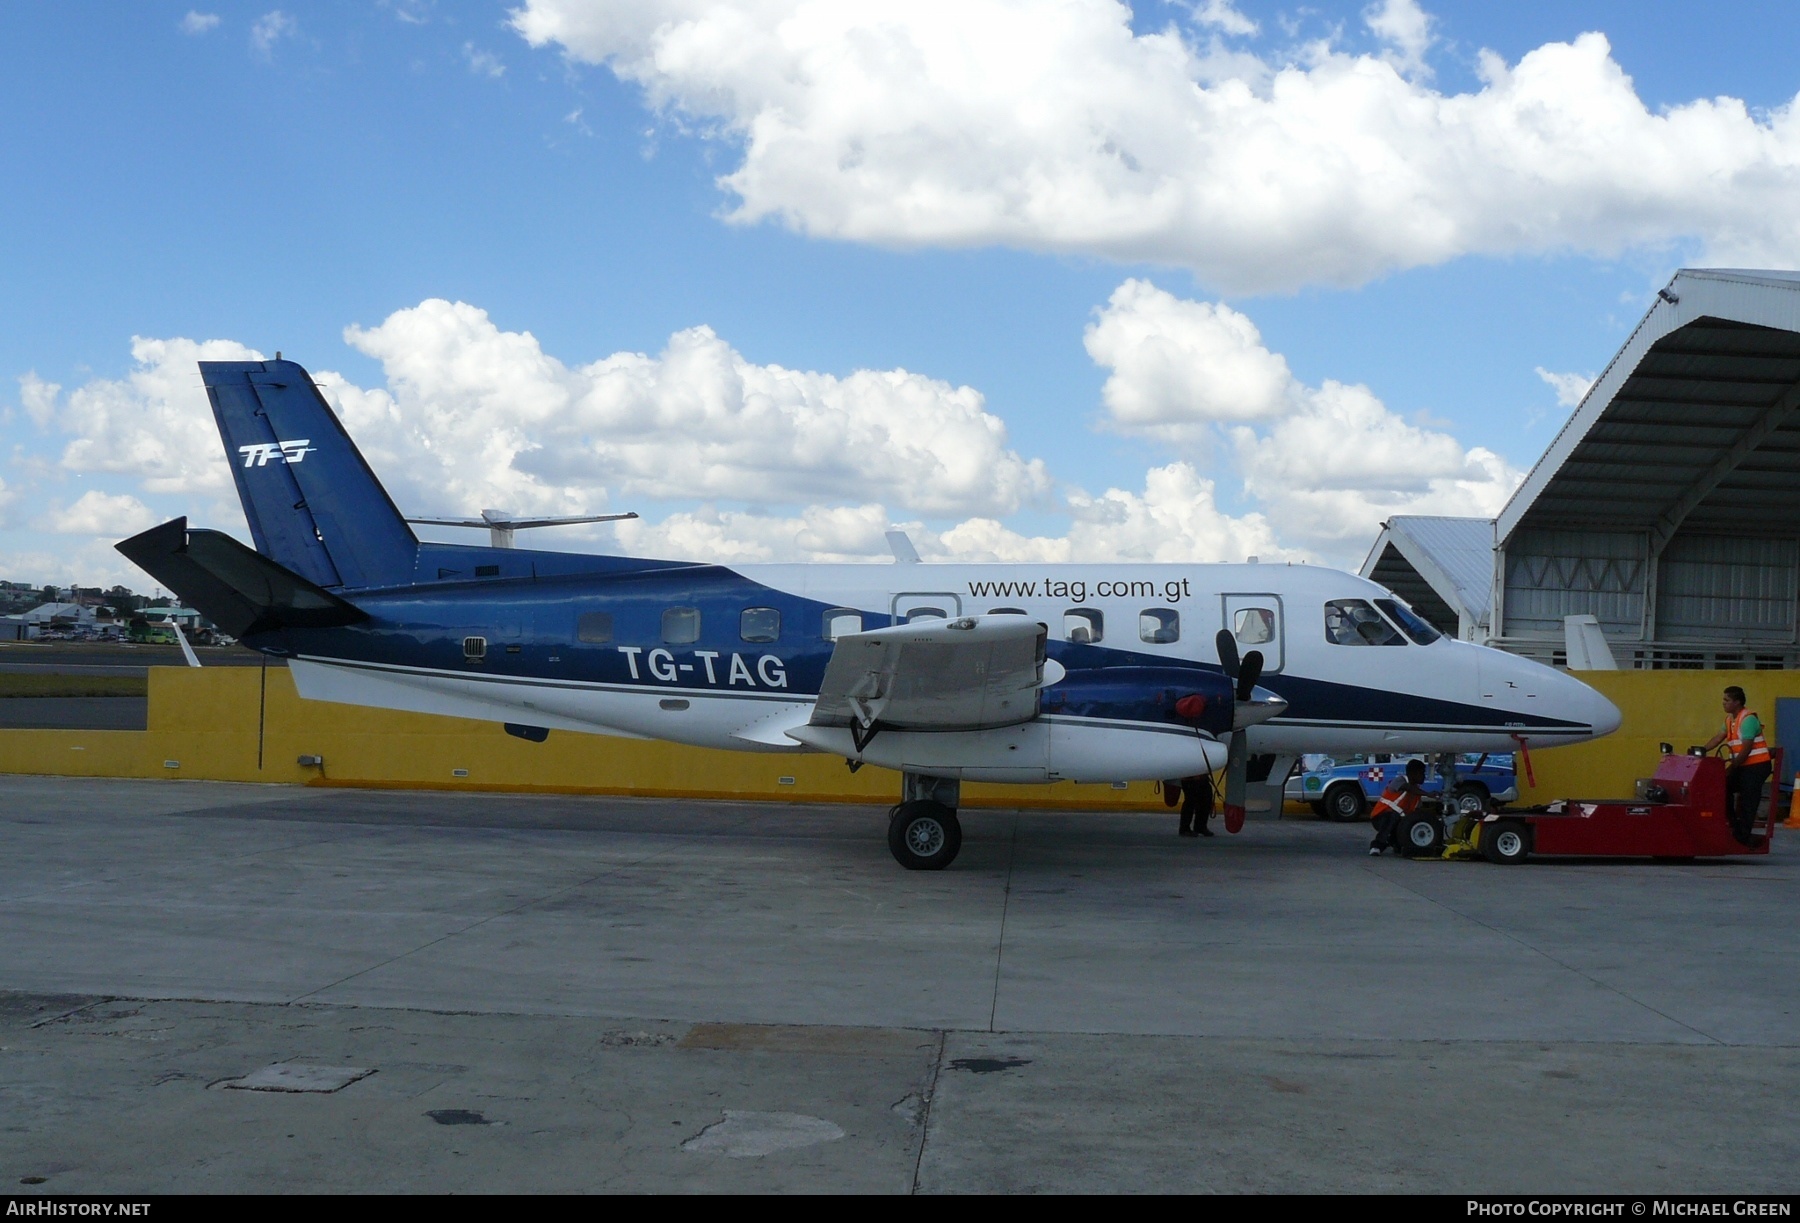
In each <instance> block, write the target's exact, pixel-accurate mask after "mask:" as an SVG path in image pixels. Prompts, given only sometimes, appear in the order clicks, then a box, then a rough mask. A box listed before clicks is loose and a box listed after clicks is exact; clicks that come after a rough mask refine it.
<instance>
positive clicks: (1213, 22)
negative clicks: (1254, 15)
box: [1194, 0, 1259, 38]
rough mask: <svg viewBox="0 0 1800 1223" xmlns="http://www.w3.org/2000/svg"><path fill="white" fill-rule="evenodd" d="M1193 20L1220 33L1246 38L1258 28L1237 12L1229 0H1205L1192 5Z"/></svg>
mask: <svg viewBox="0 0 1800 1223" xmlns="http://www.w3.org/2000/svg"><path fill="white" fill-rule="evenodd" d="M1194 20H1195V21H1197V22H1199V23H1200V24H1201V25H1203V26H1206V27H1207V28H1209V29H1214V30H1218V31H1219V32H1220V33H1221V34H1230V35H1233V36H1235V37H1238V38H1248V37H1250V36H1251V35H1253V34H1255V33H1256V32H1257V30H1258V28H1259V27H1258V26H1257V24H1256V23H1255V22H1254V21H1252V20H1250V18H1248V17H1246V16H1244V15H1243V14H1242V13H1240V12H1238V10H1237V8H1236V7H1235V6H1234V5H1233V4H1232V3H1231V0H1205V2H1204V3H1201V4H1195V5H1194Z"/></svg>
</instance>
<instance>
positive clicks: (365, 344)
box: [6, 279, 1519, 564]
mask: <svg viewBox="0 0 1800 1223" xmlns="http://www.w3.org/2000/svg"><path fill="white" fill-rule="evenodd" d="M345 338H346V340H347V341H348V342H349V343H350V344H352V345H353V346H354V347H356V348H357V349H359V350H361V351H362V352H364V353H366V354H368V355H369V356H371V357H373V358H375V359H376V360H378V361H379V362H380V363H381V366H382V369H383V371H384V375H385V377H384V380H383V385H381V386H376V387H363V386H359V385H357V384H356V383H354V382H352V381H350V380H349V379H347V378H345V377H343V376H342V375H339V374H335V373H332V372H330V371H328V370H318V371H315V377H316V379H317V381H318V382H319V384H320V387H321V390H322V391H323V392H324V394H325V396H326V398H327V400H328V401H329V402H330V403H331V404H332V406H333V408H334V410H335V411H336V412H337V413H338V415H339V417H340V418H341V419H342V420H343V421H344V423H345V425H346V427H347V428H348V429H349V431H350V432H351V434H352V435H353V436H354V437H355V439H356V441H357V443H358V445H359V446H360V447H361V448H362V450H363V452H364V453H365V454H366V455H367V456H368V458H369V460H370V462H371V464H372V466H373V467H374V468H375V470H376V471H377V472H378V473H379V474H380V476H381V478H382V480H383V482H384V483H385V484H387V486H388V487H389V489H390V491H391V492H392V493H393V495H394V497H395V500H396V501H397V502H398V503H399V504H400V505H401V507H402V508H403V509H405V510H407V511H409V512H415V513H425V514H445V513H448V514H459V515H460V514H466V513H472V512H474V511H477V510H480V509H487V508H502V509H508V510H513V511H515V512H522V513H582V512H595V511H601V510H606V509H610V508H617V507H619V506H621V505H629V506H632V507H633V508H639V509H641V510H642V511H644V512H645V514H646V517H645V518H644V519H642V520H638V521H634V522H624V523H619V524H616V525H613V526H608V527H595V528H585V529H570V530H568V531H567V532H566V533H559V540H558V542H559V543H562V542H563V541H572V540H577V539H578V540H582V541H585V542H586V543H588V544H590V545H593V544H603V545H604V546H608V547H617V548H620V549H623V550H624V551H626V552H629V553H634V554H641V555H650V556H665V557H671V558H687V559H698V560H714V561H723V562H749V561H787V560H808V559H810V560H839V561H841V560H883V559H886V557H887V555H888V550H887V547H886V543H885V540H884V539H883V533H884V532H885V531H886V530H887V529H888V528H889V527H890V526H892V525H893V524H894V523H895V522H896V521H900V522H902V523H903V524H904V525H905V526H906V528H907V529H908V530H909V531H910V532H912V534H913V538H914V540H915V542H916V544H917V545H918V547H919V550H920V552H921V553H922V554H923V555H925V556H926V557H928V558H931V559H939V560H966V561H1104V560H1141V561H1159V562H1204V561H1234V560H1241V559H1242V558H1244V557H1245V556H1252V555H1254V556H1260V557H1263V558H1265V559H1269V560H1281V559H1292V560H1317V559H1323V560H1327V561H1330V562H1333V563H1339V564H1347V563H1351V562H1353V561H1354V560H1355V559H1356V554H1358V553H1359V552H1360V550H1361V549H1362V548H1363V547H1364V546H1365V545H1366V543H1367V541H1368V539H1369V538H1371V537H1372V536H1373V533H1374V531H1375V529H1376V525H1377V524H1378V523H1379V522H1380V520H1381V519H1383V518H1385V517H1387V516H1389V515H1391V514H1394V513H1447V514H1482V515H1485V514H1491V513H1493V512H1495V511H1496V510H1497V509H1498V508H1499V506H1500V504H1501V503H1502V502H1503V501H1504V499H1505V497H1506V496H1507V495H1508V494H1509V493H1510V491H1511V490H1512V488H1513V487H1515V486H1516V483H1517V481H1518V478H1519V473H1518V472H1516V471H1515V470H1513V469H1512V468H1511V467H1509V466H1508V465H1507V464H1506V463H1505V462H1504V461H1502V460H1501V459H1500V458H1499V457H1498V456H1496V455H1494V454H1492V453H1491V452H1489V451H1486V450H1483V449H1480V448H1474V449H1466V448H1464V447H1463V446H1462V445H1461V444H1460V443H1459V442H1457V441H1456V439H1455V438H1454V437H1452V436H1450V435H1449V434H1447V433H1445V432H1442V431H1441V430H1437V429H1434V428H1431V427H1428V426H1426V425H1423V424H1419V423H1416V422H1411V421H1408V420H1405V419H1403V418H1401V417H1400V416H1398V415H1397V414H1395V413H1394V412H1392V411H1390V410H1389V409H1388V408H1387V407H1386V406H1385V405H1384V404H1383V403H1382V402H1381V401H1380V399H1378V398H1377V397H1376V396H1375V394H1374V393H1373V392H1372V391H1370V390H1369V388H1367V387H1363V386H1352V385H1347V384H1344V383H1341V382H1336V381H1326V382H1323V383H1322V384H1320V385H1317V386H1313V385H1308V384H1306V383H1304V382H1302V381H1301V380H1300V379H1298V378H1296V377H1295V376H1294V374H1293V373H1292V371H1291V370H1290V369H1289V367H1288V364H1287V362H1286V360H1285V359H1284V358H1283V357H1282V356H1281V355H1280V354H1279V353H1276V352H1272V351H1271V350H1270V349H1269V348H1268V347H1267V346H1266V345H1265V344H1264V343H1263V339H1262V336H1261V334H1260V333H1259V332H1258V330H1257V328H1256V326H1255V324H1254V323H1253V322H1252V321H1251V320H1250V319H1249V318H1248V317H1247V316H1245V315H1244V314H1242V313H1240V312H1238V311H1236V310H1234V309H1232V308H1231V307H1229V306H1225V305H1223V304H1221V303H1215V302H1197V301H1189V300H1184V299H1181V298H1177V297H1175V296H1174V295H1172V294H1170V293H1167V292H1166V291H1164V290H1162V289H1159V288H1157V287H1156V286H1155V285H1154V284H1152V283H1150V282H1148V281H1145V280H1138V279H1134V280H1129V281H1126V282H1125V283H1124V284H1122V285H1120V286H1119V288H1118V289H1117V291H1115V292H1114V293H1113V294H1112V295H1111V297H1110V298H1109V299H1108V301H1107V303H1106V304H1105V305H1104V306H1103V307H1102V308H1100V309H1099V310H1098V311H1097V312H1096V317H1095V319H1094V321H1093V324H1092V326H1090V328H1089V329H1088V332H1087V336H1086V343H1087V347H1088V351H1089V353H1090V354H1091V355H1092V356H1093V358H1094V360H1095V361H1096V362H1097V363H1098V364H1100V365H1101V366H1102V367H1103V368H1104V369H1106V371H1107V374H1108V377H1107V381H1106V385H1105V388H1104V390H1103V394H1102V398H1103V407H1104V409H1105V418H1104V423H1105V424H1106V426H1107V427H1108V428H1110V429H1112V430H1114V431H1117V432H1119V433H1122V434H1126V435H1129V436H1135V437H1143V438H1149V439H1153V440H1154V441H1156V442H1158V443H1159V444H1161V445H1164V446H1166V447H1168V448H1170V449H1171V450H1173V451H1174V452H1175V454H1174V456H1173V459H1172V461H1170V460H1167V459H1165V460H1164V461H1163V462H1162V464H1161V465H1159V466H1154V467H1152V468H1151V469H1150V470H1149V471H1147V472H1146V474H1145V476H1144V480H1143V483H1142V486H1141V487H1137V488H1129V487H1124V488H1122V487H1111V488H1107V489H1106V490H1105V491H1104V492H1101V493H1098V494H1094V493H1089V492H1087V491H1085V490H1084V489H1082V488H1079V487H1064V488H1063V489H1061V490H1060V498H1058V496H1057V495H1056V494H1057V490H1056V489H1055V488H1054V487H1053V485H1052V482H1051V480H1050V476H1049V473H1048V471H1047V470H1046V469H1045V466H1044V464H1043V463H1042V461H1040V460H1036V459H1027V458H1024V457H1022V456H1021V455H1019V454H1018V453H1017V452H1016V451H1014V450H1012V449H1010V448H1009V447H1008V445H1007V437H1006V429H1005V426H1004V424H1003V423H1002V422H1001V421H1000V420H999V419H998V418H996V417H994V416H993V415H992V414H991V413H989V412H988V411H987V410H986V408H985V404H984V402H983V399H982V397H981V395H980V393H979V392H978V391H976V390H975V389H973V388H971V387H967V386H954V385H952V384H950V383H947V382H943V381H941V380H937V379H932V378H929V377H926V376H923V375H920V374H915V373H911V372H909V371H907V370H902V369H891V370H858V371H854V372H852V373H850V374H847V375H835V374H828V373H821V372H817V371H805V370H792V369H787V368H785V367H782V366H778V365H761V364H757V363H754V362H751V361H749V360H747V359H746V358H745V357H744V356H743V355H742V354H741V353H739V352H737V351H736V350H735V349H734V348H732V347H731V345H730V344H728V343H727V342H726V341H725V340H724V339H722V338H721V337H719V336H718V335H716V334H715V333H714V332H712V331H711V330H710V329H709V328H706V327H694V328H689V329H687V330H684V331H679V332H676V333H675V334H674V335H673V336H671V337H670V339H669V342H668V344H667V345H666V346H665V347H664V348H663V349H662V351H661V352H659V353H656V354H654V355H650V354H645V353H634V352H620V353H614V354H612V355H611V356H608V357H605V358H603V359H602V360H599V361H595V362H592V363H590V364H585V365H581V364H568V363H565V362H563V361H562V360H560V359H558V358H557V357H555V356H552V355H551V354H549V353H546V352H545V351H544V350H543V348H542V346H541V345H540V344H539V343H538V341H537V339H536V338H535V337H534V336H532V335H531V334H530V333H529V332H523V331H506V330H503V329H502V328H500V327H499V326H497V325H496V324H495V323H494V322H493V320H492V319H491V318H489V316H488V315H487V314H486V313H485V312H484V311H482V310H480V309H477V308H476V307H474V306H471V305H468V304H466V303H456V302H449V301H443V300H438V299H432V300H428V301H425V302H422V303H420V304H419V305H418V306H416V307H412V308H410V309H405V310H399V311H396V312H395V313H393V314H392V315H390V316H389V317H388V318H387V319H386V320H384V321H383V322H382V323H380V324H379V325H377V326H373V327H366V328H364V327H351V328H349V329H347V331H346V333H345ZM132 355H133V358H134V362H135V364H134V367H133V368H132V370H131V371H130V372H129V373H128V374H127V375H125V376H124V377H122V378H118V379H106V378H97V379H92V380H90V381H88V382H86V383H84V384H82V385H81V386H79V387H77V388H76V389H74V390H73V391H68V392H65V391H64V390H63V388H61V387H59V386H57V385H56V384H54V383H51V382H48V381H45V380H43V379H41V378H39V377H37V376H35V375H27V376H25V377H24V378H22V379H20V389H21V395H20V399H21V403H22V405H23V407H24V410H25V413H26V414H27V415H28V416H29V417H30V418H31V419H32V420H33V421H34V422H36V423H37V425H38V426H39V427H41V428H43V429H46V430H49V431H51V432H52V433H53V434H56V435H60V436H61V437H62V438H63V439H64V440H63V442H62V446H61V453H60V457H59V459H58V461H57V464H56V465H55V468H53V469H50V470H48V471H44V472H40V473H38V478H39V479H40V482H48V481H49V480H52V479H54V478H55V477H57V476H58V475H60V476H61V477H62V478H64V479H68V478H70V477H73V476H76V475H81V476H85V477H91V478H96V479H97V480H103V481H106V482H107V483H106V486H105V487H104V488H102V487H99V486H98V485H93V486H90V487H89V488H88V491H86V492H85V493H84V494H83V495H82V496H81V497H80V498H78V499H77V500H76V501H74V502H73V503H72V504H67V505H63V506H59V507H58V508H53V509H52V510H50V511H49V512H47V513H45V514H43V515H41V516H40V517H39V518H38V519H37V520H36V521H35V522H34V523H33V524H32V525H33V527H34V528H35V529H37V530H40V531H52V532H57V533H61V534H69V535H82V534H88V535H94V536H97V537H99V538H101V539H103V540H107V541H110V540H113V539H117V538H120V537H121V536H123V535H127V534H130V533H132V532H134V531H137V530H140V529H142V528H143V527H144V526H147V525H149V524H150V523H151V522H153V521H155V520H157V519H160V518H166V517H172V516H174V515H175V514H179V513H188V514H191V515H192V516H193V517H194V520H195V521H196V522H209V523H213V524H216V525H221V526H225V527H226V528H227V529H241V519H240V518H239V517H238V513H237V509H236V505H235V502H236V496H235V490H234V487H233V484H232V481H231V475H230V472H231V468H230V465H229V463H228V462H227V461H226V459H225V456H224V453H223V450H222V448H221V446H220V442H219V439H218V436H217V432H216V429H215V426H214V423H213V420H212V413H211V409H210V407H209V405H208V403H207V400H206V395H205V392H204V389H203V388H202V386H201V383H200V379H199V376H198V373H197V371H196V370H195V368H194V363H195V362H196V361H201V360H258V359H261V357H260V354H258V353H256V352H255V351H254V350H252V349H249V348H247V347H245V346H244V345H241V344H237V343H235V342H232V341H228V340H208V341H195V340H190V339H181V338H176V339H146V338H142V337H139V338H136V339H134V340H133V342H132ZM1196 455H1205V456H1208V457H1209V458H1211V459H1213V460H1215V461H1214V462H1213V463H1212V465H1211V466H1210V467H1209V466H1207V465H1205V464H1203V463H1201V462H1199V461H1196V459H1195V458H1194V457H1193V456H1196ZM6 492H8V493H10V492H11V490H6ZM1058 500H1060V505H1059V504H1058ZM47 501H50V502H51V503H52V504H53V505H54V504H56V503H55V502H53V501H52V499H51V498H50V497H48V496H45V495H43V494H42V493H40V494H39V501H38V503H39V504H43V503H45V502H47ZM658 502H660V503H662V504H663V505H664V507H665V508H666V509H668V510H669V511H670V512H666V513H664V514H663V515H662V516H661V517H658V515H657V513H656V508H655V507H656V503H658ZM671 503H672V504H671ZM696 503H698V504H696ZM1027 508H1035V509H1039V510H1055V509H1060V510H1061V511H1063V512H1064V513H1065V514H1066V516H1067V522H1068V527H1067V529H1066V531H1063V532H1062V533H1060V534H1054V533H1053V534H1029V533H1026V532H1023V531H1021V530H1019V529H1018V528H1017V527H1016V526H1014V525H1009V523H1008V521H1007V519H1008V518H1009V516H1011V515H1012V514H1014V513H1015V512H1017V511H1019V510H1022V509H1027ZM532 542H533V543H542V544H543V545H544V546H550V544H551V541H550V540H548V539H545V540H536V539H534V540H532ZM563 546H568V544H567V543H563ZM14 550H15V551H21V552H22V551H23V550H22V549H16V548H15V549H14Z"/></svg>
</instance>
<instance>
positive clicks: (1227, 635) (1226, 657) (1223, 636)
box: [1214, 628, 1238, 679]
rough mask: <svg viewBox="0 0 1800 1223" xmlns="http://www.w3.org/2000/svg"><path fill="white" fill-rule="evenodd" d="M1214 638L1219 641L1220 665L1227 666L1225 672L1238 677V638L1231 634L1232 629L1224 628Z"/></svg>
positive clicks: (1232, 676)
mask: <svg viewBox="0 0 1800 1223" xmlns="http://www.w3.org/2000/svg"><path fill="white" fill-rule="evenodd" d="M1214 640H1216V641H1217V642H1218V643H1219V665H1220V666H1221V667H1224V668H1225V674H1227V675H1229V676H1231V678H1232V679H1236V678H1237V673H1238V652H1237V638H1236V637H1233V636H1232V635H1231V630H1230V629H1228V628H1222V629H1220V630H1219V635H1218V637H1216V638H1215V639H1214Z"/></svg>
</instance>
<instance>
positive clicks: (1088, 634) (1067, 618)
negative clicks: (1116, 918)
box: [1063, 607, 1106, 645]
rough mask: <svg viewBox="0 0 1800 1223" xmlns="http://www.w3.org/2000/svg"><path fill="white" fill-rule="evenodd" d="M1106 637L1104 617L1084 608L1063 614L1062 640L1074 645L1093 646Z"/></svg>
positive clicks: (1071, 609) (1073, 608)
mask: <svg viewBox="0 0 1800 1223" xmlns="http://www.w3.org/2000/svg"><path fill="white" fill-rule="evenodd" d="M1105 636H1106V617H1105V616H1103V615H1101V614H1100V613H1099V612H1097V611H1094V610H1092V609H1091V608H1086V607H1071V608H1070V609H1069V610H1068V611H1066V612H1064V613H1063V640H1065V641H1072V642H1074V643H1075V644H1076V645H1095V644H1097V643H1098V642H1099V641H1100V640H1101V639H1102V638H1103V637H1105Z"/></svg>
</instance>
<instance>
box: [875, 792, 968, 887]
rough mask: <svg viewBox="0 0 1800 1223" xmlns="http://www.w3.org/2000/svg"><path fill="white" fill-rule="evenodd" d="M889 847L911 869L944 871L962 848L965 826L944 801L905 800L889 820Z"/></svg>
mask: <svg viewBox="0 0 1800 1223" xmlns="http://www.w3.org/2000/svg"><path fill="white" fill-rule="evenodd" d="M888 849H889V851H890V852H892V853H893V855H894V861H896V862H898V863H899V864H900V865H901V866H904V867H905V868H906V869H907V870H909V871H941V870H943V869H944V868H945V867H946V866H949V865H950V864H951V863H952V862H954V861H956V854H957V851H958V850H960V849H962V825H961V824H960V823H959V822H958V821H957V818H956V812H955V810H954V809H953V808H950V807H946V806H944V804H942V803H934V802H931V801H929V800H926V799H920V800H918V801H916V802H910V803H901V804H900V805H899V806H898V807H895V808H894V814H893V817H892V818H891V819H889V820H888Z"/></svg>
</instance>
